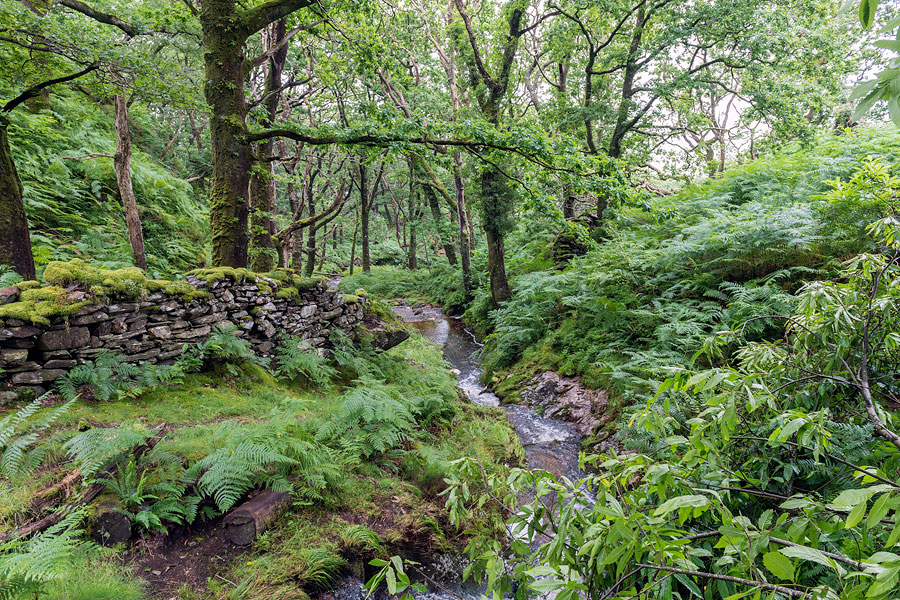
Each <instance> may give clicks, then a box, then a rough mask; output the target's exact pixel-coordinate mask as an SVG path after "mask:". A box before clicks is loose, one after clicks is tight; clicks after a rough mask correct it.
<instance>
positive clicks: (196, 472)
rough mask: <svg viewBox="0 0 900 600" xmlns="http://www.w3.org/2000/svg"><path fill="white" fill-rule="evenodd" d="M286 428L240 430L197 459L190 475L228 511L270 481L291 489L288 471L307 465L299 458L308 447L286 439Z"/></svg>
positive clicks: (199, 487)
mask: <svg viewBox="0 0 900 600" xmlns="http://www.w3.org/2000/svg"><path fill="white" fill-rule="evenodd" d="M284 432H285V429H284V428H283V427H267V428H264V429H262V430H261V431H251V432H238V433H237V434H236V435H233V436H231V439H229V440H228V442H227V443H226V445H225V446H224V447H222V448H219V449H218V450H216V451H214V452H212V453H211V454H209V455H207V456H206V457H205V458H203V459H202V460H200V461H198V462H196V463H195V464H194V465H192V466H191V468H190V470H189V476H190V477H192V478H195V479H196V480H197V490H198V492H199V493H200V494H201V495H203V496H209V497H211V498H213V500H214V501H215V503H216V506H218V508H219V510H220V511H223V512H224V511H227V510H228V509H229V508H231V507H232V506H234V504H235V503H236V502H237V501H238V500H239V499H240V498H241V496H243V495H244V494H245V493H246V492H248V491H249V490H251V489H252V488H254V487H255V486H257V485H259V484H261V483H266V485H267V486H268V487H270V488H273V489H278V490H284V491H287V490H290V489H292V486H291V484H290V483H289V482H288V481H287V478H286V476H287V474H288V473H289V471H290V469H291V468H293V467H297V466H301V467H303V466H304V464H303V462H302V461H301V459H300V458H299V457H300V456H301V455H302V454H303V450H306V449H308V448H307V447H305V446H294V445H293V443H292V442H290V441H288V440H285V439H284V438H283V437H282V436H284Z"/></svg>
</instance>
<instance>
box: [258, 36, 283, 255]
mask: <svg viewBox="0 0 900 600" xmlns="http://www.w3.org/2000/svg"><path fill="white" fill-rule="evenodd" d="M271 29H272V31H271V34H270V35H269V36H267V38H268V44H267V47H266V51H267V52H268V51H271V50H272V49H275V51H274V52H273V53H272V55H271V56H270V57H269V61H268V62H269V66H268V72H267V73H266V85H265V88H264V90H263V96H264V98H265V100H264V102H263V105H264V106H265V108H266V112H265V119H264V121H263V126H264V127H271V126H272V123H274V122H275V117H276V115H277V112H278V105H279V104H280V102H281V93H280V91H279V90H280V89H281V74H282V73H283V72H284V65H285V63H286V62H287V55H288V47H287V44H282V42H283V41H284V38H285V36H287V23H286V21H285V20H284V19H281V20H279V21H278V22H276V23H274V24H273V25H272V27H271ZM274 147H275V142H274V140H272V139H271V138H270V139H267V140H264V141H262V142H260V143H259V146H258V147H257V151H256V153H257V157H258V159H259V160H260V161H261V162H262V164H261V165H260V167H259V168H258V169H256V170H255V171H254V174H253V181H252V182H251V185H250V189H251V190H252V195H251V203H252V204H251V209H252V211H251V222H250V246H251V250H252V256H251V260H250V267H251V269H252V270H254V271H257V272H260V273H263V272H266V271H271V270H272V268H273V267H274V266H275V262H274V260H273V258H274V257H273V244H272V234H273V233H274V230H275V221H274V216H275V209H276V195H277V189H276V186H275V163H274V161H273V160H272V151H273V149H274Z"/></svg>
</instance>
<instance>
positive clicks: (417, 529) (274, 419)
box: [0, 330, 523, 600]
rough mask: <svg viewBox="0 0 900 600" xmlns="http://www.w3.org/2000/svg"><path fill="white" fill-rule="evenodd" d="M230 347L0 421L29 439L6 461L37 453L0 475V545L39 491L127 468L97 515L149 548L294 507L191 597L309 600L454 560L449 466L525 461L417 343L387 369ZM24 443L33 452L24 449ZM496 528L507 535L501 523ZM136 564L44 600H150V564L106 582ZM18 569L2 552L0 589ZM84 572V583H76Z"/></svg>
mask: <svg viewBox="0 0 900 600" xmlns="http://www.w3.org/2000/svg"><path fill="white" fill-rule="evenodd" d="M229 335H231V334H230V333H229V332H226V331H224V330H223V331H219V332H217V333H216V335H215V336H214V337H213V338H212V340H211V341H210V342H208V343H206V345H205V346H204V347H200V348H199V349H198V350H196V351H195V350H189V351H186V352H185V356H184V358H182V359H181V361H179V363H177V364H176V365H175V366H173V367H152V366H148V367H142V366H140V365H138V366H134V365H130V364H128V363H124V362H120V361H119V360H118V359H116V358H115V357H112V356H110V357H105V356H104V357H100V358H98V362H97V364H96V365H87V366H85V367H84V368H82V369H81V370H80V371H77V372H74V373H73V374H70V376H69V377H68V379H67V380H66V381H63V382H61V383H60V384H59V386H58V390H59V395H60V396H61V397H60V398H59V400H60V401H61V400H64V399H65V398H69V397H73V398H76V399H74V400H71V401H70V402H69V403H68V404H60V403H56V404H54V405H52V406H46V407H41V405H40V404H39V403H35V404H32V405H29V406H30V407H31V408H29V409H28V410H29V411H30V412H28V413H21V412H16V411H24V410H25V409H24V408H22V409H11V410H7V411H6V412H5V413H0V433H2V430H3V427H4V425H3V419H4V418H7V417H11V418H14V419H18V422H19V424H18V425H16V424H15V423H16V421H15V420H14V421H13V423H14V424H13V426H12V429H10V433H11V435H12V437H11V438H8V440H7V441H6V442H4V443H7V446H8V447H7V448H6V449H4V447H3V445H2V444H0V462H4V463H6V461H7V456H3V453H4V451H6V452H7V453H8V452H9V448H13V447H14V446H17V445H20V446H21V449H22V450H23V451H24V452H25V454H24V455H22V457H13V459H11V460H10V461H9V465H11V468H10V469H8V471H7V472H5V474H0V504H2V509H0V531H4V530H6V531H8V530H11V529H14V528H16V527H18V526H21V525H22V524H24V523H26V522H28V521H29V520H31V519H33V518H35V516H36V515H35V513H34V512H33V510H34V507H33V504H32V503H33V501H34V494H35V492H36V491H37V490H40V489H43V488H45V487H47V486H48V485H51V484H52V483H54V482H56V481H59V480H61V479H62V478H63V477H64V476H65V475H66V474H67V473H70V472H72V470H73V469H75V468H78V469H80V472H81V473H82V474H84V477H85V478H87V479H88V480H90V479H91V478H93V477H97V476H98V475H99V474H102V473H103V470H104V469H105V468H107V466H109V465H112V466H114V467H115V470H114V471H113V472H112V475H111V476H110V477H108V478H107V479H108V480H109V481H108V482H107V483H105V484H104V486H105V487H106V490H105V491H104V492H103V493H102V494H101V496H100V498H99V499H98V501H102V502H110V503H112V505H114V506H118V507H119V510H122V511H123V512H124V513H125V514H127V515H129V516H130V518H131V519H132V520H133V528H134V529H135V531H136V532H137V535H138V536H139V537H141V536H149V535H154V534H156V533H158V532H164V531H172V529H173V528H176V527H179V526H180V524H182V523H187V522H194V523H198V522H200V521H203V520H206V519H209V518H213V517H215V516H216V515H218V514H222V513H223V512H226V511H227V510H228V509H229V508H231V507H233V506H235V505H237V504H238V503H239V502H240V501H241V500H242V498H244V497H245V496H246V494H247V493H248V492H250V491H251V490H252V489H261V488H271V489H276V490H284V491H289V492H291V495H292V502H291V507H290V509H289V510H288V512H287V513H286V514H285V515H284V516H283V517H282V518H280V519H279V521H278V522H277V523H276V524H275V525H274V526H273V527H272V528H271V529H270V530H269V531H268V532H267V533H266V534H264V535H263V536H262V537H261V538H260V539H259V540H257V542H255V544H254V546H253V549H252V551H251V553H250V554H249V555H243V556H242V557H241V558H240V559H238V560H237V561H236V562H235V563H234V564H232V565H231V566H230V567H228V569H227V571H226V572H221V573H220V575H221V578H215V582H212V581H211V582H210V584H209V588H208V589H206V590H188V589H185V590H183V593H182V594H181V596H180V597H182V598H219V597H224V595H226V594H231V593H237V591H236V590H235V586H237V587H238V588H240V591H242V593H243V595H241V597H242V598H247V599H255V598H258V599H260V600H262V599H263V598H300V597H304V595H305V594H308V593H311V592H313V591H315V590H317V589H321V588H323V587H327V586H328V585H330V584H331V583H332V582H333V581H334V580H335V578H336V577H338V576H339V575H340V574H342V573H344V572H346V571H348V570H349V571H353V572H356V571H359V570H360V569H362V568H363V565H364V564H365V563H366V562H367V561H368V560H369V559H370V558H373V557H387V556H390V555H391V554H398V553H399V554H405V555H410V556H418V555H419V554H421V553H427V552H435V551H458V550H459V549H460V548H461V547H462V545H463V543H464V541H465V535H464V534H463V532H462V531H461V530H459V529H457V528H456V527H453V526H450V525H449V522H448V520H447V518H446V515H445V509H444V507H443V504H444V501H443V497H442V496H441V495H440V494H441V492H442V491H443V490H444V488H445V486H446V484H445V482H444V479H445V477H446V476H447V473H448V471H449V469H450V463H451V462H452V461H455V460H456V459H458V458H460V457H463V456H478V457H481V458H482V459H483V460H488V461H490V462H491V463H493V464H496V465H498V467H502V466H503V465H517V464H520V462H521V460H522V458H523V452H522V449H521V447H520V445H519V442H518V438H517V437H516V435H515V433H514V432H513V431H512V429H511V427H510V425H509V424H508V422H507V421H506V419H505V417H504V416H503V413H502V412H500V411H499V410H497V409H492V408H485V407H480V406H475V405H473V404H471V403H469V402H468V401H466V400H463V399H462V398H461V397H460V395H459V392H458V390H457V388H456V382H455V379H454V377H453V375H452V373H451V372H450V371H449V370H448V368H447V366H446V364H445V363H444V362H443V358H442V356H441V354H440V351H439V350H438V349H436V348H435V347H434V346H433V345H431V344H429V343H428V342H427V341H425V340H424V339H423V338H421V337H419V336H414V337H412V338H411V339H410V340H407V341H406V342H404V343H403V344H401V345H399V346H397V347H395V348H393V349H391V350H389V351H387V352H384V353H381V354H376V353H374V352H373V351H372V350H371V348H369V347H368V346H367V345H366V344H365V342H363V343H362V346H360V347H358V348H357V347H354V345H353V344H352V343H351V342H350V340H348V339H347V338H346V337H341V336H339V335H338V336H337V337H335V338H334V339H333V340H332V345H333V348H332V350H331V351H330V352H329V353H328V354H327V355H326V356H325V357H320V356H318V355H317V354H315V353H313V352H312V351H311V350H310V349H309V348H308V347H306V346H305V345H304V342H302V341H299V340H292V339H285V340H282V341H281V346H280V349H279V350H278V360H276V361H273V362H272V363H271V364H266V363H263V362H262V361H259V360H250V359H251V358H252V357H251V356H249V355H248V354H247V351H248V350H247V347H246V346H244V345H242V343H243V341H242V340H240V339H239V338H233V341H232V340H231V339H230V338H229V337H228V336H229ZM289 349H290V351H288V350H289ZM198 353H200V354H198ZM203 356H211V357H212V359H211V360H206V359H204V358H203ZM101 364H102V367H101ZM198 368H199V369H202V370H200V371H199V372H198V371H197V369H198ZM104 369H105V370H104ZM107 380H110V381H107ZM154 381H155V382H156V383H155V384H154V383H153V382H154ZM51 399H52V398H51ZM44 401H45V402H47V399H45V400H44ZM54 411H55V412H54ZM51 415H52V418H51ZM20 416H21V418H20ZM44 422H46V423H44ZM41 423H44V424H41ZM163 426H164V427H165V431H166V434H165V436H164V437H163V438H162V440H161V441H160V442H159V443H158V444H157V445H156V446H155V448H154V449H153V450H152V452H150V453H146V454H144V455H141V456H140V458H138V459H135V458H133V457H132V454H131V448H133V447H134V446H135V445H137V444H140V443H142V441H144V440H146V439H149V438H150V437H152V436H153V435H155V434H156V433H157V432H158V431H160V429H159V428H160V427H163ZM29 428H31V429H30V430H31V431H34V432H35V436H36V438H37V439H35V438H24V437H17V436H19V435H22V434H25V435H30V434H27V432H28V431H29ZM7 437H8V436H7ZM17 440H24V441H22V442H21V444H20V443H19V442H18V441H17ZM16 469H18V470H16ZM75 485H76V488H77V487H78V486H79V485H83V483H76V484H75ZM488 521H492V523H491V522H489V523H487V524H488V525H493V526H495V527H497V528H498V529H497V531H498V535H500V534H501V529H500V528H501V523H502V521H501V515H500V514H499V513H498V514H496V515H492V516H491V517H489V518H488ZM61 535H62V534H61ZM125 551H126V548H117V549H115V550H113V551H112V554H111V555H109V556H106V557H105V558H102V559H101V558H92V559H91V560H86V561H80V560H79V561H73V560H68V559H66V560H63V564H64V565H68V566H65V568H62V569H61V571H60V572H59V573H58V574H56V575H54V576H53V577H50V578H49V579H48V580H47V581H46V582H45V585H43V584H42V594H41V596H40V597H41V598H59V599H62V598H70V597H72V598H81V597H89V594H90V593H94V594H95V596H94V597H97V598H103V597H107V596H104V595H103V594H106V593H107V592H105V591H103V590H105V589H109V590H116V589H119V587H120V588H121V589H120V591H119V592H109V593H110V594H113V593H120V594H121V596H115V597H122V598H132V597H134V598H140V597H145V596H142V595H141V594H146V593H149V592H142V591H141V590H142V589H145V588H146V586H145V585H144V584H142V583H141V580H140V575H141V569H140V567H139V565H140V564H141V562H140V561H141V558H140V553H138V557H137V558H136V559H134V562H133V563H130V564H129V565H128V566H126V568H125V569H122V568H121V567H119V572H120V573H123V574H125V575H127V577H125V578H124V579H123V578H122V577H121V576H119V577H113V576H112V575H111V573H112V571H111V570H110V567H109V565H110V564H112V563H115V562H117V561H118V562H121V557H122V556H123V554H122V553H123V552H125ZM16 552H17V550H16V549H15V548H13V547H4V546H2V545H0V572H2V569H3V568H4V565H5V564H6V563H4V560H5V559H6V558H8V557H10V556H14V555H15V553H16ZM35 560H39V559H35ZM110 561H111V562H110ZM16 564H20V563H16ZM57 566H59V565H57ZM81 571H83V572H84V573H82V579H84V582H83V583H79V584H78V585H74V584H70V583H66V582H71V579H72V577H74V573H76V572H81ZM85 573H87V574H89V575H90V576H84V574H85ZM94 574H96V575H97V576H96V577H94ZM226 582H230V583H226ZM232 584H234V585H232ZM67 585H70V587H71V586H74V587H72V589H73V590H74V591H72V592H71V594H73V595H71V596H67V595H65V594H66V593H68V592H65V591H64V590H65V589H66V586H67ZM91 586H95V587H91ZM96 586H100V587H96ZM104 586H105V587H104ZM117 586H119V587H117ZM176 587H177V586H176ZM81 590H86V591H84V592H82V591H81ZM89 590H98V591H89ZM150 591H152V590H150ZM85 594H88V596H85ZM109 597H113V596H109Z"/></svg>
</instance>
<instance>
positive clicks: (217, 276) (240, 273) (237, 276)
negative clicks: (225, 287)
mask: <svg viewBox="0 0 900 600" xmlns="http://www.w3.org/2000/svg"><path fill="white" fill-rule="evenodd" d="M188 275H193V276H194V277H196V278H197V279H200V280H202V281H205V282H206V283H212V282H214V281H221V280H223V279H230V280H231V281H236V282H238V283H240V282H243V281H247V280H248V279H250V280H255V279H257V277H258V276H257V275H256V273H253V272H251V271H248V270H247V269H235V268H234V267H214V268H212V269H194V270H193V271H189V272H188Z"/></svg>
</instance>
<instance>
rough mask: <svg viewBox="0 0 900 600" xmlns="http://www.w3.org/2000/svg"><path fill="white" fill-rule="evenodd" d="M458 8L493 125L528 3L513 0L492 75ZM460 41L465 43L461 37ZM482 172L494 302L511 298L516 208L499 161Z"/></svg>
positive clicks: (458, 2)
mask: <svg viewBox="0 0 900 600" xmlns="http://www.w3.org/2000/svg"><path fill="white" fill-rule="evenodd" d="M454 4H455V6H456V10H457V12H458V13H459V15H460V17H461V18H462V22H463V25H464V28H465V33H466V38H467V40H468V42H469V51H468V52H464V51H463V49H460V54H461V55H464V56H466V58H467V62H468V69H469V79H470V81H471V82H472V84H473V87H474V86H475V84H476V83H477V84H479V85H478V87H477V88H476V89H474V90H472V91H473V92H474V95H475V97H476V100H477V101H478V107H479V108H480V109H481V114H482V116H483V117H484V119H485V120H486V121H487V122H489V123H490V124H492V125H495V126H496V125H499V123H500V112H501V108H502V106H501V105H502V103H503V100H504V98H505V97H506V92H507V90H508V88H509V79H510V74H511V72H512V67H513V63H514V62H515V57H516V52H517V50H518V47H519V38H520V37H521V36H522V35H523V33H524V31H525V30H524V29H523V27H522V20H523V18H524V17H525V3H524V2H522V1H519V0H514V2H512V3H511V6H510V10H509V11H508V13H507V25H508V27H509V31H508V33H507V35H506V37H505V39H504V41H503V43H502V45H501V47H500V49H499V50H500V61H499V66H498V69H497V71H496V74H495V75H492V74H491V73H490V72H489V71H488V68H487V65H486V64H485V61H484V60H483V59H482V53H481V51H480V49H479V44H478V40H477V38H476V34H475V30H474V28H473V26H472V18H471V17H470V16H469V14H468V13H467V12H466V8H465V4H464V2H463V0H454ZM457 43H458V44H461V43H463V42H462V41H458V42H457ZM482 169H483V170H482V173H481V207H482V226H483V228H484V233H485V237H486V241H487V245H488V275H489V277H490V284H491V299H492V300H493V303H494V305H495V306H496V305H498V304H500V303H501V302H504V301H505V300H508V299H509V297H510V296H511V295H512V292H511V290H510V286H509V279H508V278H507V276H506V263H505V262H504V235H505V233H506V230H507V229H508V228H509V215H510V212H511V211H512V208H513V202H512V200H513V198H514V196H513V193H512V190H511V189H510V188H509V186H508V185H507V184H508V182H507V178H506V176H505V175H504V174H503V173H502V172H501V171H500V169H499V168H498V166H497V165H496V163H494V162H492V163H488V164H486V165H484V166H483V167H482Z"/></svg>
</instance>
